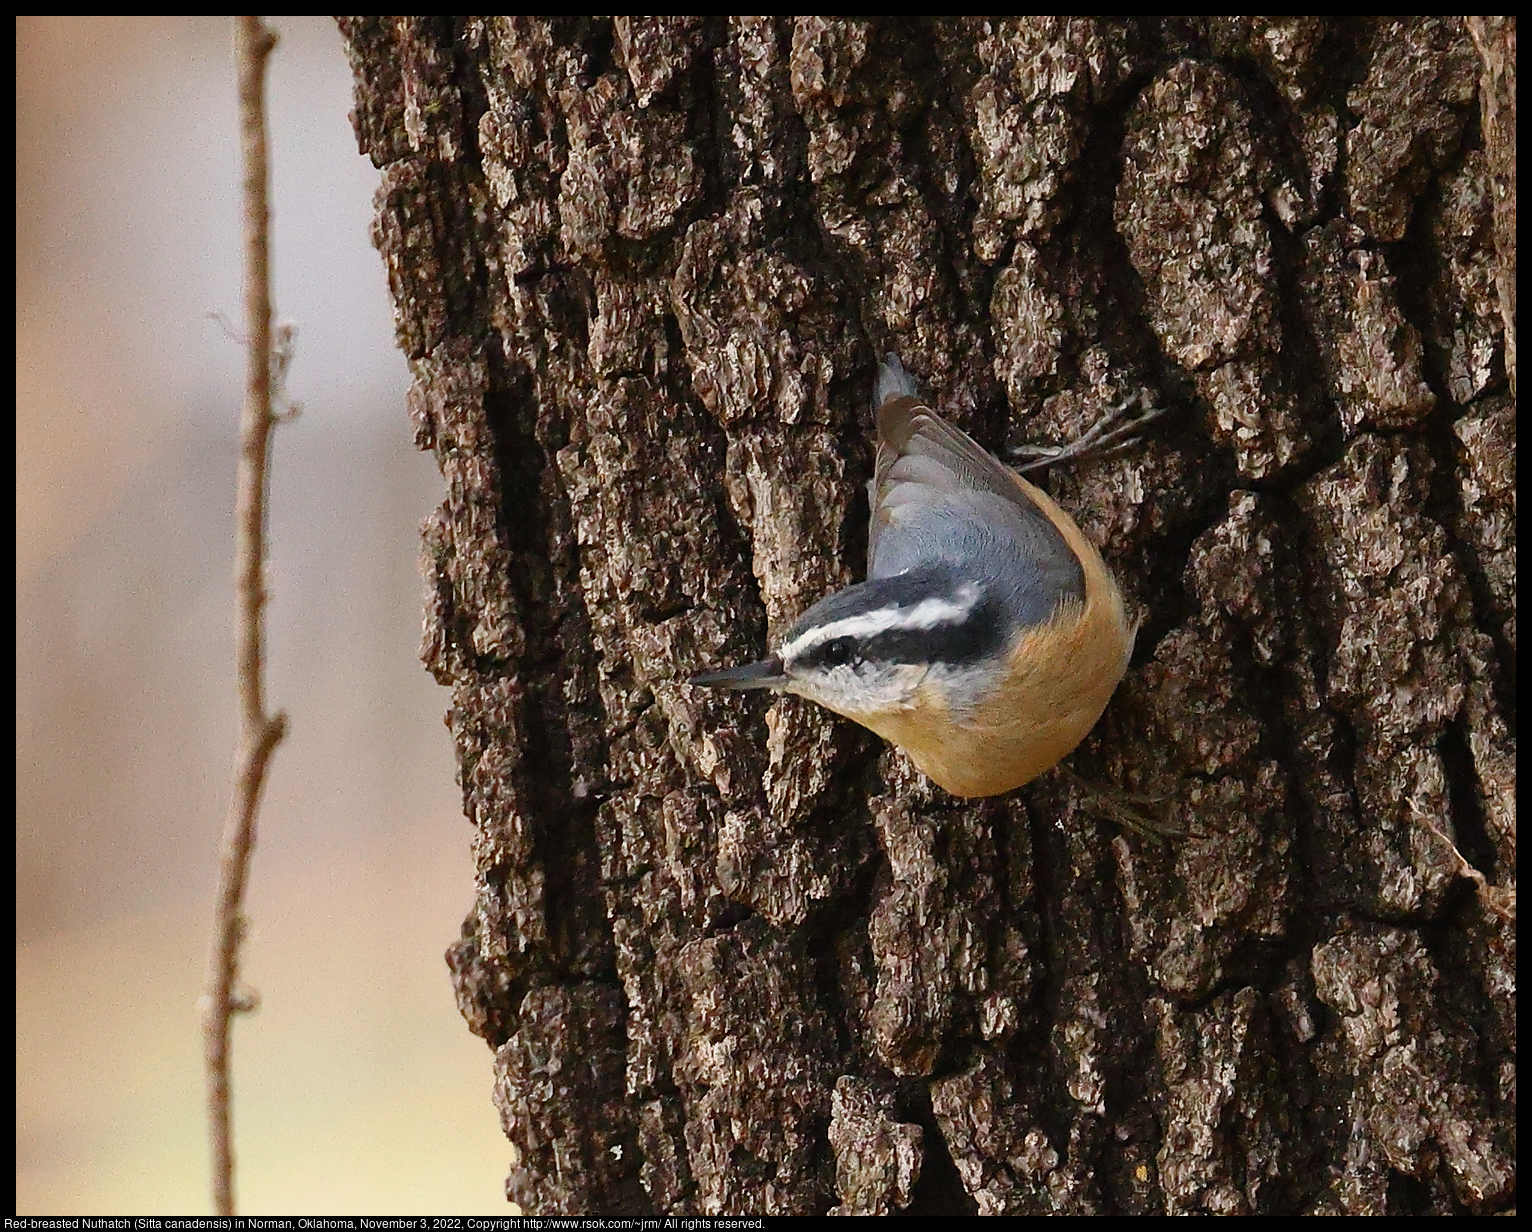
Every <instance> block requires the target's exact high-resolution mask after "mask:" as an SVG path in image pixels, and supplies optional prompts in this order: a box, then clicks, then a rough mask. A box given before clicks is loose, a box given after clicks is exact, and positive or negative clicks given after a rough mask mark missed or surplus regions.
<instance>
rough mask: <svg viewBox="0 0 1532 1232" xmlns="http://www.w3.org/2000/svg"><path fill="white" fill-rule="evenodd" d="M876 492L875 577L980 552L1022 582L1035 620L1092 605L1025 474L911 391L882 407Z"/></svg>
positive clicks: (870, 558) (870, 555) (870, 556)
mask: <svg viewBox="0 0 1532 1232" xmlns="http://www.w3.org/2000/svg"><path fill="white" fill-rule="evenodd" d="M899 371H900V373H901V374H902V373H903V369H902V368H901V369H900V370H899ZM905 379H906V381H908V378H907V377H906V378H905ZM882 385H883V381H882V379H881V378H880V382H879V386H880V389H881V388H882ZM909 387H913V383H910V385H909ZM869 486H870V493H869V495H870V496H871V503H872V517H871V520H870V526H869V534H868V551H867V564H868V576H869V577H874V578H876V577H887V576H890V575H892V574H896V573H902V572H904V571H905V570H907V569H909V568H912V567H914V566H916V565H918V564H923V563H926V562H927V561H928V560H931V559H943V558H951V557H953V556H954V555H969V554H971V555H972V556H973V557H974V558H975V559H976V560H977V561H981V562H989V563H990V564H992V565H993V566H994V567H995V568H996V569H997V570H1000V572H1001V576H1003V577H1006V578H1011V579H1014V582H1015V588H1016V589H1017V590H1018V591H1019V592H1021V593H1022V594H1023V595H1024V601H1023V603H1022V608H1023V610H1024V611H1025V612H1026V613H1027V614H1028V616H1029V617H1031V618H1034V619H1036V618H1045V616H1046V613H1048V612H1051V611H1052V608H1053V606H1054V604H1055V603H1056V602H1057V601H1058V600H1060V599H1062V598H1067V597H1076V598H1082V599H1083V593H1084V591H1083V578H1082V575H1081V572H1080V564H1079V561H1078V560H1077V559H1076V557H1075V555H1074V553H1073V552H1072V551H1071V549H1070V547H1069V545H1068V543H1066V542H1065V540H1064V537H1063V535H1061V534H1060V532H1059V531H1058V529H1057V528H1056V527H1055V526H1054V524H1053V523H1052V522H1051V521H1050V520H1049V518H1048V516H1047V514H1046V513H1045V512H1044V511H1043V510H1042V509H1041V508H1040V507H1039V506H1038V505H1037V504H1036V503H1035V502H1034V501H1033V500H1032V498H1031V497H1030V496H1029V495H1028V488H1027V487H1026V486H1025V485H1024V483H1023V482H1022V481H1020V480H1019V479H1018V478H1017V476H1016V474H1015V472H1014V471H1012V470H1010V469H1009V468H1008V467H1006V466H1004V465H1003V464H1002V463H1001V462H1000V461H999V460H998V459H997V458H995V457H994V456H993V455H992V454H990V453H988V452H987V451H986V450H984V449H982V448H981V447H980V446H979V445H978V444H977V443H976V442H975V441H974V440H973V439H972V438H971V437H970V436H968V434H967V433H965V432H962V431H960V430H959V429H957V428H955V427H953V426H952V425H951V424H949V423H948V422H947V421H946V420H944V419H942V418H941V417H940V416H939V415H937V414H936V413H935V412H934V411H932V410H930V409H929V408H928V407H925V406H923V405H922V404H921V403H920V401H919V400H918V399H917V398H916V397H915V396H913V395H912V394H910V393H907V392H904V391H903V389H902V388H901V389H899V391H898V392H895V393H894V394H893V396H891V397H890V398H889V399H888V400H887V401H885V402H884V403H883V404H882V405H881V406H880V407H879V408H878V449H877V458H876V462H875V464H874V473H873V480H872V483H871V484H870V485H869Z"/></svg>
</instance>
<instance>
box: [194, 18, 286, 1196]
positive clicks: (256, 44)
mask: <svg viewBox="0 0 1532 1232" xmlns="http://www.w3.org/2000/svg"><path fill="white" fill-rule="evenodd" d="M276 44H277V36H276V34H275V33H274V32H273V31H272V30H271V29H270V28H268V27H267V26H266V25H265V24H264V23H263V22H262V21H261V19H260V18H259V17H236V18H235V19H234V61H235V71H236V73H237V75H238V78H239V115H240V154H241V159H242V162H243V165H244V191H243V197H244V220H243V221H244V235H245V318H246V321H247V331H246V355H247V374H246V382H245V405H244V410H243V411H242V412H241V415H240V425H239V436H240V449H239V476H238V480H237V489H238V490H237V492H236V494H235V504H234V585H235V616H234V642H235V671H236V675H237V681H238V683H237V687H238V690H239V705H240V737H239V752H238V755H237V758H236V761H235V766H234V793H233V798H232V800H231V801H230V803H229V815H228V817H227V818H226V819H225V821H224V828H223V843H222V849H221V852H220V855H219V867H218V903H217V917H216V919H215V922H214V937H213V961H212V970H211V972H210V974H209V978H208V992H207V995H206V996H205V997H204V998H203V1004H202V1014H203V1017H202V1036H203V1053H204V1059H205V1062H206V1065H207V1100H208V1119H209V1134H210V1137H211V1139H212V1147H213V1204H214V1206H215V1207H216V1209H217V1211H218V1213H219V1214H221V1215H232V1214H233V1213H234V1147H233V1141H232V1137H231V1134H230V1124H229V1121H230V1117H229V1036H230V1030H231V1027H232V1025H233V1018H234V1015H235V1014H236V1013H239V1012H241V1011H249V1010H251V1009H253V1008H254V1005H255V1002H254V998H253V996H252V995H251V994H249V993H247V992H245V991H243V990H240V989H239V988H238V986H237V985H238V975H239V947H240V942H241V941H242V940H243V937H244V931H245V915H244V911H243V903H244V898H245V886H246V883H247V881H248V877H249V870H250V853H251V851H252V849H253V848H254V846H255V816H256V810H257V808H258V807H259V805H260V798H261V788H262V786H263V784H264V782H265V776H266V763H267V761H268V760H269V759H270V757H271V753H272V750H273V749H275V748H276V746H277V742H278V741H279V740H281V739H282V735H283V733H284V731H285V730H286V726H287V718H286V716H285V715H283V714H282V713H280V712H278V713H277V714H275V715H268V714H267V713H266V709H265V699H264V696H263V683H262V679H261V673H262V668H263V666H264V658H265V628H264V624H263V608H264V607H265V603H266V588H265V583H264V578H263V571H264V561H265V545H266V460H267V455H268V452H269V450H270V445H271V430H272V427H273V425H274V424H275V423H276V416H275V415H274V414H273V413H272V408H271V392H272V346H271V281H270V264H269V254H268V247H267V224H268V220H269V216H270V210H269V207H268V203H267V199H266V193H267V180H268V175H267V165H266V115H265V111H266V107H265V101H266V100H265V91H266V81H265V76H266V57H267V56H268V55H270V54H271V50H272V48H274V47H275V46H276Z"/></svg>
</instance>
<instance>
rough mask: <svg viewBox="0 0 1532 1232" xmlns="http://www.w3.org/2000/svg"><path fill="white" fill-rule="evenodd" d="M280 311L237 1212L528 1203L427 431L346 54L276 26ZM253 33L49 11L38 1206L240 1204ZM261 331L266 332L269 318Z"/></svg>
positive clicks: (39, 127)
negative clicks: (495, 1028)
mask: <svg viewBox="0 0 1532 1232" xmlns="http://www.w3.org/2000/svg"><path fill="white" fill-rule="evenodd" d="M268 20H269V21H270V22H271V23H272V24H273V25H274V26H275V27H276V29H277V30H278V32H279V33H280V35H281V40H282V41H281V43H280V45H279V46H278V48H277V51H276V53H275V54H274V55H273V56H272V57H271V60H270V62H269V64H270V72H269V82H270V122H271V157H272V169H273V190H274V203H275V206H274V214H275V217H274V225H275V234H274V264H275V278H276V306H277V316H278V319H289V320H291V321H293V322H294V323H295V324H296V326H297V328H298V338H297V353H296V358H295V360H294V362H293V364H292V367H291V369H290V371H289V379H288V388H289V392H290V393H291V395H292V396H293V398H294V399H296V400H297V401H298V402H299V403H300V404H301V405H302V408H303V410H302V415H301V417H300V418H299V419H298V420H297V421H296V422H294V423H292V424H289V425H287V426H284V427H282V428H280V429H279V430H278V432H277V437H276V444H275V451H274V469H273V475H272V484H271V499H272V515H271V523H270V572H269V579H270V589H271V596H272V601H271V604H270V607H269V616H268V620H269V633H270V650H269V659H268V676H267V680H268V696H269V699H270V702H269V704H270V705H271V706H272V707H274V708H275V707H280V708H283V709H285V710H286V711H287V713H288V718H289V736H288V739H287V740H286V741H285V742H283V744H282V745H281V746H280V747H279V748H278V749H277V753H276V756H275V759H274V761H273V763H272V771H271V774H270V776H269V778H268V786H267V791H266V797H265V803H264V806H263V809H262V812H261V818H260V835H259V842H258V846H257V850H256V856H255V864H254V874H253V880H252V885H251V896H250V901H249V904H248V907H249V913H250V916H251V918H252V923H253V929H252V934H251V938H250V940H249V942H248V943H247V945H246V947H245V964H244V974H245V979H246V982H247V983H248V984H249V985H251V986H252V987H254V988H255V989H257V990H258V991H259V993H260V995H261V998H262V1005H261V1009H260V1011H259V1012H258V1013H256V1014H255V1015H253V1016H249V1017H245V1018H241V1019H240V1020H239V1021H238V1022H237V1024H236V1027H235V1035H234V1091H235V1096H234V1108H235V1113H234V1115H235V1132H236V1141H235V1149H236V1160H237V1165H236V1166H237V1173H236V1178H235V1184H236V1193H237V1199H238V1203H239V1210H240V1212H241V1213H242V1214H329V1213H334V1214H401V1215H403V1214H432V1213H438V1214H473V1213H500V1214H505V1213H509V1210H510V1208H508V1207H507V1205H506V1203H505V1200H504V1196H503V1193H504V1191H503V1187H502V1186H503V1180H504V1176H505V1172H506V1169H507V1166H508V1164H509V1154H510V1148H509V1146H508V1144H507V1143H506V1141H505V1139H504V1138H503V1137H502V1136H501V1134H500V1130H499V1126H498V1124H497V1120H496V1115H495V1112H494V1109H493V1108H492V1106H491V1104H490V1088H491V1081H492V1074H491V1056H490V1053H489V1050H488V1049H487V1048H486V1047H485V1045H484V1044H483V1043H482V1041H480V1040H478V1039H475V1038H474V1037H472V1036H470V1035H469V1034H468V1032H467V1029H466V1028H465V1027H464V1025H463V1023H462V1020H461V1019H460V1018H459V1017H458V1014H457V1011H456V1008H455V1006H454V1003H453V996H452V988H451V985H450V983H449V981H448V977H447V969H446V966H445V964H444V962H443V959H442V952H443V950H444V949H445V948H446V946H447V944H448V943H449V942H450V941H451V940H452V939H453V938H455V937H456V935H457V931H458V925H459V922H460V921H461V919H462V917H463V915H464V913H465V912H466V911H467V910H468V908H469V906H470V904H471V900H472V884H471V882H472V864H471V860H470V857H469V850H468V845H469V838H470V830H469V827H468V824H467V823H466V822H465V821H464V820H463V819H462V815H461V812H460V808H459V796H458V791H457V788H456V787H455V785H454V783H453V754H452V746H451V741H450V738H449V735H448V733H447V730H446V728H445V727H444V726H443V724H442V712H443V711H444V709H445V708H446V705H447V702H448V698H447V695H446V693H445V692H444V691H443V690H441V689H439V688H438V687H437V686H436V685H435V683H434V682H433V681H432V680H431V679H430V677H428V676H427V675H426V673H425V672H424V670H423V669H422V668H421V667H420V664H419V661H418V659H417V657H416V654H417V648H418V644H419V637H420V633H419V630H420V595H421V586H420V582H419V580H418V575H417V567H416V561H417V554H418V535H417V530H416V528H417V525H418V523H419V521H420V519H421V518H423V517H424V516H425V515H426V514H427V513H428V512H429V511H430V510H431V509H432V508H433V507H434V506H435V504H436V502H437V500H438V499H439V489H440V484H439V480H438V477H437V475H436V470H435V466H434V464H433V463H432V461H431V459H430V458H429V457H428V456H426V455H422V454H418V453H416V452H415V451H414V450H413V448H412V447H411V445H410V426H409V422H408V420H407V417H406V414H405V409H404V393H405V389H406V387H407V385H408V379H409V378H408V372H407V370H406V367H405V363H404V360H403V358H402V356H401V355H400V354H399V353H398V352H397V351H396V350H395V349H394V346H393V327H392V317H391V312H390V308H389V304H388V299H387V289H386V285H385V279H384V273H383V268H382V263H381V261H380V259H379V257H378V255H377V254H376V252H374V251H373V249H372V247H371V245H370V242H369V239H368V228H369V225H370V221H371V217H372V205H371V198H372V193H373V190H374V188H375V186H376V184H377V178H378V177H377V173H376V172H375V171H374V170H373V168H372V166H371V165H370V164H369V163H368V162H367V161H366V160H364V159H362V158H361V157H359V156H358V154H357V152H356V144H355V141H354V140H353V138H352V135H351V127H350V123H349V120H348V118H347V112H348V109H349V107H350V105H351V75H350V70H349V68H348V66H347V63H346V59H345V55H344V51H343V48H342V44H341V40H340V36H339V34H338V33H337V32H336V29H335V27H334V25H333V24H332V23H331V22H330V21H329V20H328V19H326V18H318V17H286V18H282V17H279V18H271V19H268ZM230 43H231V34H230V27H229V21H228V19H227V18H201V17H195V18H154V17H135V18H123V17H111V18H102V17H89V18H35V17H33V18H27V17H24V18H19V19H18V21H17V51H16V68H17V84H16V103H17V118H16V138H17V156H16V172H17V193H16V204H17V221H16V255H17V260H16V269H17V273H16V300H17V313H16V351H17V375H16V394H17V397H16V402H17V424H16V443H17V459H18V460H17V469H16V554H17V572H16V613H17V638H16V664H17V683H16V718H17V732H18V735H17V748H16V760H17V791H16V811H17V828H16V865H17V874H16V934H17V944H16V961H17V976H16V998H17V1022H16V1029H17V1045H16V1067H17V1089H16V1141H17V1154H16V1187H17V1199H16V1201H17V1211H18V1212H19V1213H22V1214H28V1215H47V1214H68V1215H86V1214H103V1215H105V1214H117V1215H126V1214H143V1215H151V1214H194V1213H199V1212H206V1211H208V1210H210V1197H209V1192H210V1191H209V1179H208V1150H207V1146H206V1141H205V1129H204V1112H203V1088H202V1068H201V1041H200V1033H199V1028H198V1016H197V1009H196V1002H197V998H198V996H199V995H200V994H201V992H202V988H203V984H204V979H205V973H206V967H207V957H208V949H209V930H210V924H211V920H212V894H213V886H214V876H215V871H216V855H217V846H218V834H219V830H220V827H221V825H222V822H223V817H224V812H225V810H226V808H227V804H228V798H229V782H230V767H231V765H232V761H233V750H234V740H235V705H234V686H233V672H232V668H231V658H232V634H231V615H230V613H231V610H232V596H231V574H232V513H231V507H232V501H233V480H234V458H235V430H236V423H237V420H238V416H239V408H240V397H241V389H242V364H243V352H242V349H241V348H240V346H239V345H238V344H237V343H236V342H235V341H233V340H232V339H231V338H230V337H229V335H228V333H227V332H226V329H225V328H224V326H222V325H220V324H219V323H218V322H217V321H215V320H212V319H210V318H209V315H208V314H209V313H213V312H221V313H223V314H224V315H225V316H226V317H227V318H228V320H229V321H230V322H237V320H238V316H239V306H240V270H239V234H238V229H237V219H238V202H237V190H238V182H239V169H238V147H239V142H238V133H237V130H236V127H235V98H234V81H233V71H232V64H231V54H230ZM234 328H238V325H237V324H236V325H235V326H234Z"/></svg>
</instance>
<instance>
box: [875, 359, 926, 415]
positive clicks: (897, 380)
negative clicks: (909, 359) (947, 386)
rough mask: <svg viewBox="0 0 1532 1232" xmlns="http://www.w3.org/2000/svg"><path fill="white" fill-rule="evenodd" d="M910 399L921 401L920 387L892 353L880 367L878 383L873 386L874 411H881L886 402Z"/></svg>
mask: <svg viewBox="0 0 1532 1232" xmlns="http://www.w3.org/2000/svg"><path fill="white" fill-rule="evenodd" d="M900 397H909V398H914V399H915V400H916V401H917V402H918V401H920V387H919V386H918V385H916V384H915V378H914V377H912V376H911V375H910V374H909V373H908V372H906V371H905V370H904V365H903V364H901V363H900V362H899V357H898V356H897V355H895V354H894V353H893V352H892V351H890V352H889V353H888V354H887V355H885V356H884V357H883V362H882V363H881V364H879V365H878V381H877V384H876V385H874V386H873V391H872V409H873V410H875V411H876V410H879V409H880V408H881V407H882V406H883V404H884V403H885V402H889V401H891V400H893V399H894V398H900Z"/></svg>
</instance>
